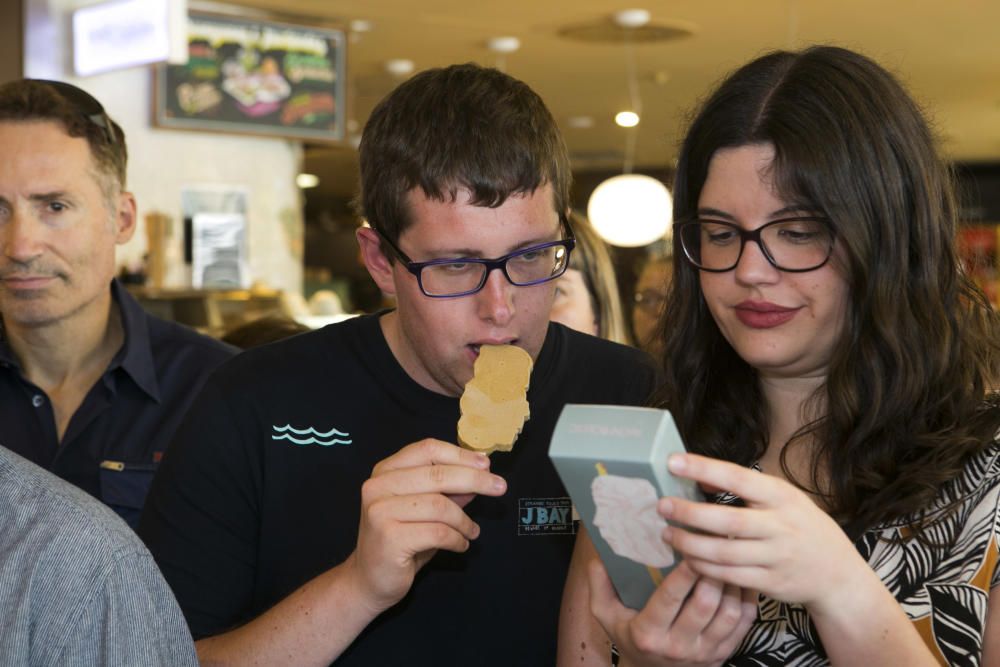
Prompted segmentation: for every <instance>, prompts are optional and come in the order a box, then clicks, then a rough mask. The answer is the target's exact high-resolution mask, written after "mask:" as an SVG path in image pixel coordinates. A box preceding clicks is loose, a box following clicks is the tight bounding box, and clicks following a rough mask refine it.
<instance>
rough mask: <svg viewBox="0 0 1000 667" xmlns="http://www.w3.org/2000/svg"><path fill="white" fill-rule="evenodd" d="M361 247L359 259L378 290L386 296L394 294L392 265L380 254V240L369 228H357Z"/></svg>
mask: <svg viewBox="0 0 1000 667" xmlns="http://www.w3.org/2000/svg"><path fill="white" fill-rule="evenodd" d="M355 235H356V236H357V238H358V245H359V246H360V247H361V259H362V260H364V263H365V267H366V268H367V269H368V273H369V274H370V275H371V277H372V280H374V281H375V284H376V285H378V287H379V289H380V290H382V291H383V292H384V293H386V294H391V295H395V294H396V278H395V274H394V273H393V271H392V263H391V262H390V261H389V258H388V257H387V256H386V254H385V253H384V252H382V239H381V238H379V235H378V234H377V233H376V232H375V230H374V229H372V228H371V227H358V231H357V232H355Z"/></svg>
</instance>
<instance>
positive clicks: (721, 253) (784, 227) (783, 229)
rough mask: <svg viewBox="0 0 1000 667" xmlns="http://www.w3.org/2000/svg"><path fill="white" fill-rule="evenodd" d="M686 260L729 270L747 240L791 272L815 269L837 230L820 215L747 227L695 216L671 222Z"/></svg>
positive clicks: (830, 251) (701, 266) (826, 258)
mask: <svg viewBox="0 0 1000 667" xmlns="http://www.w3.org/2000/svg"><path fill="white" fill-rule="evenodd" d="M674 233H675V234H677V235H678V236H679V237H680V241H681V248H683V250H684V255H685V256H686V257H687V260H688V261H689V262H691V264H693V265H694V266H695V267H697V268H699V269H701V270H702V271H710V272H713V273H724V272H726V271H732V270H733V269H735V268H736V265H737V264H739V262H740V258H741V257H742V256H743V247H744V246H745V245H746V243H747V241H753V242H754V243H756V244H757V246H758V247H759V248H760V249H761V251H762V252H763V254H764V257H765V258H766V259H767V261H768V262H770V264H771V266H773V267H774V268H776V269H779V270H781V271H787V272H790V273H803V272H805V271H815V270H816V269H818V268H820V267H821V266H823V265H824V264H826V263H827V262H828V261H829V260H830V255H832V254H833V244H834V241H835V240H836V237H837V235H836V232H835V231H834V229H833V226H832V225H831V224H830V220H829V219H828V218H826V217H823V216H797V217H794V218H781V219H780V220H772V221H771V222H768V223H766V224H764V225H761V226H760V227H758V228H757V229H754V230H752V231H748V230H745V229H743V228H742V227H740V226H739V225H736V224H734V223H732V222H725V221H722V220H706V219H697V220H690V221H688V222H679V223H677V224H675V225H674Z"/></svg>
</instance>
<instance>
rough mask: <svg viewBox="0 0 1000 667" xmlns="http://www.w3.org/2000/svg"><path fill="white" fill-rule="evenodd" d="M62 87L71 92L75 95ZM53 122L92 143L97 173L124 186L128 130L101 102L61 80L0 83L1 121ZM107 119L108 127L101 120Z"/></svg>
mask: <svg viewBox="0 0 1000 667" xmlns="http://www.w3.org/2000/svg"><path fill="white" fill-rule="evenodd" d="M61 90H65V91H67V92H71V93H72V97H70V96H68V95H66V94H64V93H63V92H61ZM74 98H75V99H74ZM78 100H86V101H87V102H88V103H89V102H93V104H94V105H96V110H99V118H100V120H99V121H98V120H95V119H94V118H92V116H94V115H95V113H96V112H92V111H91V110H89V109H85V108H83V107H81V106H80V103H79V101H78ZM4 121H14V122H32V121H52V122H56V123H59V124H60V125H62V127H63V129H65V130H66V133H67V134H68V135H69V136H71V137H81V138H84V139H86V140H87V143H88V144H89V145H90V154H91V155H92V156H93V158H94V164H95V165H97V169H98V172H99V173H100V174H101V175H104V176H109V177H110V179H111V181H112V183H114V184H115V185H117V186H118V187H119V188H121V189H124V188H125V170H126V166H127V164H128V149H127V147H126V145H125V133H124V132H122V129H121V127H119V126H118V124H117V123H115V122H114V121H113V120H111V118H110V117H108V115H107V114H106V113H104V109H103V107H101V105H100V102H98V101H97V100H96V99H94V98H93V97H91V96H90V95H89V94H88V93H86V92H84V91H83V90H81V89H79V88H76V87H75V86H71V85H70V84H68V83H62V82H52V83H50V82H46V81H40V80H36V79H20V80H18V81H10V82H8V83H5V84H3V85H0V122H4ZM105 122H106V125H107V126H106V127H105V126H103V125H102V123H105Z"/></svg>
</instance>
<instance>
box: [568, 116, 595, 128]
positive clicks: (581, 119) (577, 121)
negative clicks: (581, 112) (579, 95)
mask: <svg viewBox="0 0 1000 667" xmlns="http://www.w3.org/2000/svg"><path fill="white" fill-rule="evenodd" d="M566 123H567V124H568V125H569V126H570V127H573V128H576V129H578V130H585V129H587V128H590V127H594V117H593V116H570V117H569V118H567V119H566Z"/></svg>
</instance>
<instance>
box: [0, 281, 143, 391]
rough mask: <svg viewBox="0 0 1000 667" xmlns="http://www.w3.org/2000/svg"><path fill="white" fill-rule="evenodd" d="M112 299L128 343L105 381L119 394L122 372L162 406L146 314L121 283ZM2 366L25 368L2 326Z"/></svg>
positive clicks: (113, 287)
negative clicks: (118, 374) (119, 371)
mask: <svg viewBox="0 0 1000 667" xmlns="http://www.w3.org/2000/svg"><path fill="white" fill-rule="evenodd" d="M111 296H112V298H113V299H114V302H115V303H116V304H117V305H118V310H119V312H120V313H121V321H122V329H123V331H124V334H125V342H124V344H123V345H122V347H121V349H120V350H118V352H117V353H115V356H114V357H113V358H112V359H111V363H110V364H108V368H107V370H105V371H104V375H103V376H102V381H103V382H104V384H105V386H107V387H108V388H109V389H110V390H111V391H115V383H116V379H115V371H116V370H117V369H119V368H121V369H122V371H124V372H125V373H126V374H128V376H129V377H131V378H132V381H133V382H135V384H136V385H137V386H138V387H139V388H140V389H142V390H143V391H144V392H145V393H146V394H147V395H149V397H150V398H151V399H153V400H154V401H156V402H157V403H159V402H160V384H159V382H158V381H157V379H156V366H155V365H154V364H153V348H152V345H151V343H150V338H149V321H148V319H147V316H146V311H144V310H143V309H142V306H140V305H139V302H138V301H136V300H135V298H133V297H132V295H131V294H129V293H128V290H126V289H125V288H124V287H122V285H121V283H119V282H118V281H117V280H112V281H111ZM0 364H2V365H4V366H7V367H11V368H15V369H17V370H18V372H20V371H21V364H20V363H18V361H17V358H16V357H15V356H14V351H13V350H11V348H10V344H9V342H8V341H7V337H6V336H5V335H4V332H3V327H2V326H0Z"/></svg>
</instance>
